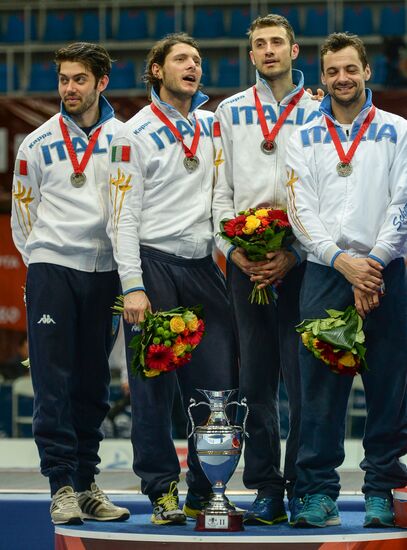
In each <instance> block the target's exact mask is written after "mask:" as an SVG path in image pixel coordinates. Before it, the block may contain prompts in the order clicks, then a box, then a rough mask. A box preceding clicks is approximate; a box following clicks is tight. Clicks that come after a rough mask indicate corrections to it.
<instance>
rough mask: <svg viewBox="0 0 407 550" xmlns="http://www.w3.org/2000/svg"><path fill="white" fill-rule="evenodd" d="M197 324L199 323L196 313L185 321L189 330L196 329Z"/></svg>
mask: <svg viewBox="0 0 407 550" xmlns="http://www.w3.org/2000/svg"><path fill="white" fill-rule="evenodd" d="M198 325H199V322H198V317H197V316H196V315H194V316H193V317H192V318H191V319H190V320H189V321H188V322H187V329H188V330H190V331H191V332H195V331H196V330H198Z"/></svg>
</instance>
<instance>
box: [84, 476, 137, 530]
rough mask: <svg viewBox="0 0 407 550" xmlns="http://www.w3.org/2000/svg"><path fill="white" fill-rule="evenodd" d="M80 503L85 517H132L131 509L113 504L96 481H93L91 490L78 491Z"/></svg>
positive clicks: (101, 518)
mask: <svg viewBox="0 0 407 550" xmlns="http://www.w3.org/2000/svg"><path fill="white" fill-rule="evenodd" d="M78 504H79V506H80V508H81V510H82V517H83V518H84V519H94V520H96V521H124V520H126V519H129V517H130V512H129V510H128V509H127V508H122V507H120V506H116V505H115V504H113V502H111V501H110V500H109V498H108V497H107V496H106V495H105V493H104V492H103V491H102V490H101V489H99V487H98V486H97V485H96V483H92V485H91V486H90V490H88V491H83V492H81V493H78Z"/></svg>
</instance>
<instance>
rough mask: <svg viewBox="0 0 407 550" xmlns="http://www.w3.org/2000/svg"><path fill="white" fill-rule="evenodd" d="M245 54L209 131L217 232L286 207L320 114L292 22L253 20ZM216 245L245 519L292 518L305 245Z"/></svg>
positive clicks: (260, 521)
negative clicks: (247, 500) (290, 162)
mask: <svg viewBox="0 0 407 550" xmlns="http://www.w3.org/2000/svg"><path fill="white" fill-rule="evenodd" d="M248 34H249V41H250V46H251V51H250V59H251V61H252V63H253V65H254V66H255V67H256V69H257V80H256V84H255V86H253V87H251V88H249V89H248V90H246V91H244V92H240V93H238V94H235V95H234V96H232V97H230V98H228V99H226V100H225V101H223V102H222V103H221V104H220V105H219V107H218V109H217V111H216V119H217V123H215V124H217V125H218V126H217V127H216V126H215V128H216V130H217V131H216V132H215V134H217V135H218V137H215V146H216V160H217V165H218V168H217V170H218V178H217V182H216V186H215V192H214V200H213V216H214V224H215V233H216V232H217V231H219V224H220V222H221V220H223V219H225V218H232V217H234V216H236V215H237V213H238V212H239V211H241V210H246V209H248V208H254V207H257V206H260V205H268V206H272V207H275V208H285V207H286V191H285V183H286V181H287V174H286V168H285V153H286V147H287V141H288V139H289V137H290V136H291V134H292V133H293V132H294V130H295V129H296V128H298V126H301V125H302V124H304V123H305V122H307V121H309V120H312V119H313V118H314V117H315V116H318V114H319V113H318V107H319V104H318V102H316V101H313V100H312V98H311V96H310V95H309V94H308V93H307V92H304V88H303V86H304V78H303V75H302V73H301V72H300V71H298V70H293V69H292V63H293V61H294V60H295V59H296V58H297V56H298V52H299V46H298V44H296V43H295V38H294V31H293V29H292V27H291V25H290V23H289V22H288V21H287V19H285V18H284V17H281V16H280V15H274V14H272V15H267V16H266V17H259V18H257V19H255V20H254V21H253V23H252V24H251V26H250V29H249V33H248ZM217 245H218V246H219V248H220V249H221V250H222V251H223V253H224V254H225V256H226V257H227V258H228V260H229V261H228V263H227V281H228V288H229V291H230V296H231V302H232V306H233V310H234V314H235V318H236V326H237V331H238V335H239V346H240V367H241V368H240V393H241V396H242V397H246V398H247V400H248V406H249V410H250V414H249V417H248V424H247V431H248V433H249V434H250V438H248V439H247V440H246V444H245V467H244V473H243V481H244V484H245V485H246V487H247V488H249V489H255V490H257V497H256V499H255V501H254V502H253V504H252V507H251V508H250V509H249V510H248V511H247V512H246V514H245V516H244V522H245V523H246V524H250V525H256V524H260V525H273V524H276V523H280V522H283V521H286V520H287V514H286V511H285V507H284V494H285V491H287V496H288V500H289V509H290V520H293V518H294V516H295V514H296V510H297V508H298V505H299V502H296V501H295V499H294V498H293V487H294V481H295V460H296V456H297V443H298V429H299V422H300V390H299V373H298V358H297V349H298V337H297V335H296V333H295V330H294V327H295V325H296V324H297V323H299V321H300V319H299V312H298V299H299V298H298V297H299V289H300V285H301V279H302V276H303V265H302V263H301V262H302V259H303V253H302V251H301V248H300V246H299V243H298V242H295V243H294V244H293V246H292V247H290V248H289V249H282V250H278V251H276V252H271V253H269V254H267V260H265V261H263V262H251V261H249V260H248V258H247V256H246V254H245V251H244V250H243V249H239V248H234V247H230V245H229V244H227V243H226V242H225V241H222V239H220V238H218V239H217ZM254 283H259V288H262V287H264V286H266V285H269V284H270V285H271V284H274V285H277V284H278V283H279V287H278V294H279V296H278V299H277V302H276V303H270V304H269V305H257V304H251V303H249V301H248V295H249V294H250V292H251V290H252V288H253V284H254ZM281 375H282V378H283V379H284V383H285V386H286V389H287V394H288V400H289V409H290V410H289V415H290V431H289V435H288V439H287V446H286V455H285V465H284V472H283V473H281V472H280V455H281V452H280V426H279V410H278V393H279V385H280V376H281Z"/></svg>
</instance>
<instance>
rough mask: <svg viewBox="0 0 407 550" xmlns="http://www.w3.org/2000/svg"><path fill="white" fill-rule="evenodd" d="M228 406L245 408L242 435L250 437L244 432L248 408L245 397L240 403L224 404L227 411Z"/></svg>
mask: <svg viewBox="0 0 407 550" xmlns="http://www.w3.org/2000/svg"><path fill="white" fill-rule="evenodd" d="M229 405H237V406H238V407H245V409H246V410H245V413H244V418H243V435H244V436H245V437H250V436H249V434H248V433H247V432H246V421H247V416H248V414H249V407H248V405H247V399H246V397H243V399H242V400H241V401H240V403H239V401H230V402H229V403H227V404H226V407H225V410H226V409H227V407H229Z"/></svg>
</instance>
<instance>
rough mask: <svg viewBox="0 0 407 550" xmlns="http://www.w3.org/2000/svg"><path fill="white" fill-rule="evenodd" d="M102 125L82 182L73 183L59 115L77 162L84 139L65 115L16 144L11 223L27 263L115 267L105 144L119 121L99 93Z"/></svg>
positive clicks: (100, 268) (86, 268) (93, 268)
mask: <svg viewBox="0 0 407 550" xmlns="http://www.w3.org/2000/svg"><path fill="white" fill-rule="evenodd" d="M100 109H101V117H100V120H99V122H98V123H97V124H96V125H95V127H94V128H93V129H92V130H91V132H90V136H91V135H92V134H93V133H94V131H95V130H96V129H97V128H98V127H100V126H102V130H101V133H100V135H99V137H98V140H97V142H96V144H95V148H94V150H93V153H92V155H91V157H90V159H89V162H88V164H87V166H86V168H85V175H86V178H87V179H86V183H85V185H84V186H83V187H81V188H74V187H72V185H71V182H70V175H71V174H72V173H73V171H74V170H73V167H72V163H71V160H70V158H69V155H68V152H67V149H66V145H65V143H64V139H63V136H62V132H61V128H60V125H59V117H60V114H62V116H63V118H64V122H65V124H66V126H67V128H68V131H69V135H70V137H71V140H72V144H73V146H74V149H75V151H76V153H77V157H78V161H79V162H80V161H81V160H82V157H83V153H84V151H85V149H86V147H87V145H88V142H89V139H88V136H87V135H86V134H85V132H84V131H83V130H81V129H80V128H79V127H78V126H77V125H76V123H75V122H74V121H73V120H72V119H71V118H70V117H69V115H67V113H66V111H65V109H64V107H63V105H62V104H61V113H58V114H56V115H54V116H53V117H51V118H50V119H49V120H48V121H47V122H45V123H44V124H42V126H40V127H39V128H37V129H36V130H35V131H34V132H32V133H31V134H29V135H28V136H27V137H26V138H25V139H24V141H23V143H22V144H21V146H20V149H19V151H18V155H17V161H16V166H15V173H14V179H13V202H12V217H11V226H12V231H13V239H14V243H15V245H16V247H17V249H18V250H19V251H20V253H21V255H22V257H23V260H24V262H25V264H26V265H28V264H29V263H39V262H45V263H53V264H57V265H61V266H65V267H69V268H73V269H78V270H80V271H88V272H91V271H111V270H114V269H116V264H115V262H114V259H113V253H112V245H111V242H110V239H109V238H108V236H107V234H106V225H107V222H108V209H109V207H108V203H109V187H108V185H107V183H106V177H107V174H108V155H109V144H110V141H111V140H112V137H113V134H114V133H115V132H117V130H118V129H119V128H120V127H121V126H123V123H122V122H120V121H118V120H116V119H115V118H114V112H113V109H112V107H111V106H110V104H109V103H108V101H107V100H106V99H105V98H104V97H103V96H101V98H100Z"/></svg>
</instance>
